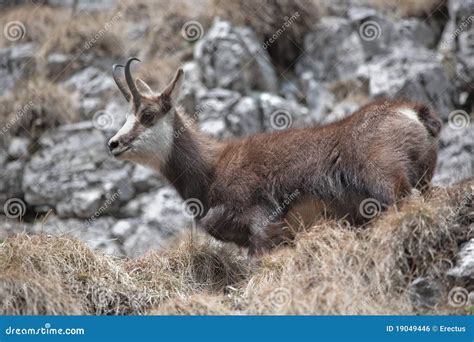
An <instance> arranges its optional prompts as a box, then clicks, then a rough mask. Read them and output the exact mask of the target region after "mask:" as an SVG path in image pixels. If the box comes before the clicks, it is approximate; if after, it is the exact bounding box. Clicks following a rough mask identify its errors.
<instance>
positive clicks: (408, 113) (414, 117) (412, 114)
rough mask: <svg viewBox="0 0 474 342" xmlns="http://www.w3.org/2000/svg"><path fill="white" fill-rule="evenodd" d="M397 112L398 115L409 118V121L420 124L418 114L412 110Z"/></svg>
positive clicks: (405, 109) (403, 109)
mask: <svg viewBox="0 0 474 342" xmlns="http://www.w3.org/2000/svg"><path fill="white" fill-rule="evenodd" d="M398 112H399V113H400V114H403V115H405V116H406V117H407V118H409V119H411V120H415V121H417V122H418V123H420V124H421V122H420V118H419V117H418V113H417V112H415V111H414V110H413V109H411V108H402V109H399V110H398Z"/></svg>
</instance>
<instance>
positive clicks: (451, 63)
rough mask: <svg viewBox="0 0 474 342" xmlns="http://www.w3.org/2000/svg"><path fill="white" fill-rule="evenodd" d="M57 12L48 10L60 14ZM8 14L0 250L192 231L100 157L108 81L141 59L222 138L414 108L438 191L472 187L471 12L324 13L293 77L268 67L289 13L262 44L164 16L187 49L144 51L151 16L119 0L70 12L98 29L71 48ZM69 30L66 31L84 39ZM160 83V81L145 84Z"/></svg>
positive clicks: (114, 250) (458, 1)
mask: <svg viewBox="0 0 474 342" xmlns="http://www.w3.org/2000/svg"><path fill="white" fill-rule="evenodd" d="M61 5H62V6H63V7H59V8H57V7H55V8H54V11H69V5H67V4H64V3H62V4H61ZM7 10H8V11H10V12H6V13H7V14H8V15H3V16H2V24H4V22H5V24H4V25H7V24H11V23H12V22H14V21H15V20H14V19H15V18H17V19H18V20H17V21H19V22H20V24H22V25H23V26H22V25H17V26H18V27H17V29H19V30H20V38H18V37H16V36H15V32H16V31H13V30H12V31H11V32H10V31H8V32H9V33H8V34H9V35H10V36H9V37H8V36H7V37H6V39H4V40H3V47H1V48H0V96H1V98H0V105H1V107H0V110H1V111H2V112H1V115H2V121H1V124H2V127H1V129H2V130H1V132H0V133H1V140H2V142H1V144H2V147H3V148H2V149H1V150H0V203H1V204H2V205H1V206H0V213H1V214H0V222H1V227H2V228H1V229H0V238H1V239H5V238H6V237H7V236H9V235H11V234H14V233H16V232H23V231H25V232H44V233H47V234H53V235H57V234H63V233H68V234H71V235H72V236H74V237H76V238H78V239H80V240H83V241H85V242H86V243H87V244H89V245H90V246H91V247H93V248H100V249H103V250H104V251H106V252H107V253H111V254H115V255H128V256H139V255H141V254H143V253H144V252H145V251H147V250H149V249H158V248H160V246H162V245H163V243H164V241H165V239H166V237H168V236H170V235H173V234H174V233H175V232H177V231H179V230H182V229H185V228H186V227H190V226H191V225H192V223H191V220H190V219H189V217H188V216H187V215H186V205H185V204H183V202H182V201H181V200H180V198H179V197H178V196H177V194H176V192H175V191H174V190H173V189H172V188H171V187H170V186H169V185H168V184H166V182H165V181H164V180H163V179H162V178H161V177H160V176H159V175H158V174H156V173H155V172H153V171H151V170H148V169H145V168H143V167H138V166H135V165H132V164H129V163H124V162H119V161H116V160H114V159H113V158H111V157H110V156H109V154H108V153H107V150H106V147H105V142H106V141H107V139H108V137H110V136H111V135H112V134H113V133H114V132H115V131H116V130H117V129H118V128H119V127H120V126H121V124H122V123H123V121H124V118H125V112H126V108H127V107H126V104H125V103H124V101H123V99H122V98H121V97H120V94H119V92H118V91H117V89H116V87H115V84H114V82H113V80H112V77H111V72H110V68H111V65H112V64H113V63H116V62H121V61H123V60H125V58H127V57H128V56H129V55H130V54H132V55H133V54H136V55H138V56H140V57H141V58H142V59H143V60H144V61H147V62H148V66H147V64H146V63H144V65H143V66H141V68H143V69H146V73H147V74H149V73H153V72H154V70H155V69H154V67H153V65H152V64H150V63H151V61H153V60H158V62H161V61H162V60H166V58H168V57H167V56H172V57H171V58H176V59H177V60H178V62H179V63H182V65H183V67H184V70H185V75H186V81H185V83H184V87H183V91H182V98H181V104H182V105H183V106H184V107H185V109H186V111H187V112H188V113H189V114H191V115H193V117H195V118H197V120H198V122H199V125H200V127H201V128H202V129H203V130H205V131H207V132H208V133H209V134H211V135H213V136H216V137H219V138H227V137H238V136H245V135H249V134H253V133H257V132H262V131H272V130H278V129H284V128H288V127H303V126H306V125H320V124H326V123H329V122H332V121H335V120H338V119H340V118H342V117H344V116H346V115H350V114H351V113H352V112H354V111H355V110H357V109H358V108H359V107H360V106H362V105H363V104H365V103H367V102H368V101H370V100H371V99H374V98H377V97H380V96H388V97H402V96H403V97H406V98H409V99H414V100H421V101H425V102H427V103H429V104H430V105H431V106H432V107H433V108H434V109H435V110H436V111H437V112H438V113H439V115H440V117H441V118H442V119H443V121H444V127H443V130H442V132H441V140H440V154H439V163H438V168H437V171H436V175H435V178H434V180H433V182H434V184H435V185H438V186H450V185H453V184H456V183H458V182H460V181H462V180H466V179H470V178H471V177H473V175H474V152H473V147H474V129H472V123H471V120H472V117H473V115H472V113H473V102H474V101H473V100H474V98H473V94H474V92H473V84H474V44H473V36H474V34H473V29H474V24H473V20H474V19H473V18H474V17H473V16H474V2H473V1H472V0H469V1H463V0H450V1H448V2H447V3H446V4H445V5H442V6H439V8H438V6H437V7H435V9H433V13H430V15H422V16H404V17H397V16H394V15H391V13H387V11H383V10H381V9H380V8H378V7H376V6H371V5H370V4H368V3H365V2H361V1H350V2H347V3H340V4H339V5H337V4H336V3H334V4H329V5H327V8H325V11H324V15H322V16H321V17H320V18H319V20H317V21H315V22H314V24H312V25H311V27H310V28H308V29H306V31H304V32H303V34H302V37H303V38H302V41H301V45H299V46H298V49H300V50H301V52H300V53H299V57H298V58H296V59H295V60H294V61H293V62H292V63H289V64H288V65H281V64H278V63H277V61H276V59H275V58H276V57H275V54H274V52H273V51H275V49H272V48H271V47H272V45H275V46H278V44H280V43H279V42H280V41H283V40H284V36H285V32H286V31H287V30H288V31H290V30H291V29H292V27H296V26H298V25H300V22H301V21H302V19H301V15H302V14H300V13H299V12H298V11H296V12H293V13H289V15H288V16H285V17H282V18H281V23H279V26H281V29H280V30H277V31H275V33H274V34H273V35H272V36H271V37H270V38H271V39H269V38H266V37H264V36H263V35H262V32H260V31H259V30H258V29H256V28H254V27H252V25H251V24H248V25H247V26H245V25H241V23H233V22H232V20H230V19H229V18H218V17H215V18H208V19H209V20H208V21H206V20H204V19H202V20H201V21H202V23H201V22H200V21H199V20H188V21H186V22H184V23H183V24H182V25H179V24H181V23H180V20H182V19H181V17H179V15H177V16H173V15H170V17H171V19H172V20H176V21H177V22H178V27H177V28H176V27H175V29H176V32H177V36H178V44H181V45H183V44H184V48H183V49H181V50H179V51H178V52H174V51H167V52H166V53H163V52H160V51H159V50H156V49H155V50H156V51H155V50H153V47H152V45H150V44H149V42H150V41H149V39H148V37H149V36H150V34H151V33H153V32H154V31H153V29H154V27H155V26H153V25H154V24H156V23H153V21H152V20H153V19H152V18H151V19H150V18H149V17H146V15H144V14H142V13H141V12H140V16H139V18H140V20H138V19H137V18H136V17H134V12H132V10H131V9H130V8H123V7H121V5H119V4H114V2H108V6H103V7H100V6H99V7H97V6H96V5H94V4H91V3H89V2H88V1H79V9H78V11H79V12H78V13H79V14H77V18H79V19H76V17H75V18H73V19H72V21H73V22H75V21H78V22H80V14H81V13H82V12H81V11H83V13H82V14H84V13H92V14H93V15H97V16H98V17H97V18H98V19H97V22H96V23H95V24H96V26H93V27H95V28H94V29H97V31H92V33H90V32H89V35H87V34H85V38H82V40H81V39H79V41H78V43H77V45H78V46H79V50H77V47H69V45H67V46H65V45H60V44H59V43H57V44H56V43H55V44H53V43H51V41H53V42H56V40H54V39H51V41H49V42H48V43H44V42H43V41H41V40H38V39H36V38H35V37H32V31H30V26H29V25H30V23H29V22H26V21H25V23H23V22H22V21H21V20H20V14H21V13H20V12H14V10H12V9H11V8H7ZM76 10H77V9H76ZM41 13H43V12H41ZM101 13H107V14H108V17H107V19H104V18H102V17H100V15H101ZM86 15H89V14H86ZM44 16H47V13H46V14H44ZM188 16H189V14H188ZM168 19H169V20H171V19H170V18H168ZM188 19H189V18H188ZM38 20H40V19H38ZM100 20H103V21H100ZM106 24H107V25H106ZM58 25H62V24H58ZM75 25H76V24H75ZM77 25H78V26H77V27H78V28H76V26H68V28H67V30H73V29H74V30H76V31H71V32H77V31H81V30H84V28H83V27H81V26H80V25H79V24H77ZM114 25H115V26H114ZM175 26H176V25H175ZM9 27H10V26H9ZM71 27H72V28H71ZM305 27H306V26H305ZM10 28H11V29H14V28H15V27H10ZM119 28H120V29H123V28H126V29H124V30H125V34H124V35H118V34H117V32H116V31H120V30H119ZM22 30H24V31H23V32H22ZM67 30H66V31H67ZM68 32H69V31H68ZM81 32H82V31H81ZM86 32H87V31H86ZM150 32H151V33H150ZM157 32H158V33H157V34H158V37H160V36H164V35H166V34H167V32H168V31H166V30H163V29H161V28H159V29H157ZM4 34H7V30H5V32H4ZM112 34H113V36H112V38H111V37H110V35H112ZM74 37H75V36H74ZM79 37H81V36H79ZM152 37H153V36H152ZM173 37H175V36H173ZM68 39H69V40H68V42H69V43H70V41H71V39H70V38H68ZM155 39H156V37H155ZM173 39H175V38H173ZM119 40H120V42H119ZM58 41H60V39H59V38H58ZM110 41H112V42H110ZM173 42H174V41H173ZM106 43H107V44H106ZM58 44H59V45H58ZM62 44H64V43H62ZM70 44H72V43H70ZM119 44H120V46H127V47H128V48H127V53H125V54H124V50H123V49H122V48H120V49H119V48H118V47H117V46H118V45H119ZM181 45H180V46H181ZM121 49H122V50H121ZM116 50H118V51H119V52H117V51H116ZM277 50H278V49H277ZM178 53H179V58H178V57H176V56H177V55H178ZM168 62H169V61H168ZM169 63H170V65H171V66H169V67H170V68H171V72H172V71H173V70H172V69H173V67H174V64H173V63H172V62H169ZM179 63H178V64H179ZM160 70H161V69H160ZM142 72H143V70H142ZM170 74H171V73H169V72H168V75H170ZM145 76H146V75H145ZM163 78H164V76H162V75H161V74H158V75H155V81H156V83H157V84H158V83H160V82H166V80H163ZM37 79H39V80H43V79H45V80H46V81H44V80H43V81H37ZM41 82H42V83H41ZM21 89H23V90H25V89H26V90H27V91H21ZM63 94H65V95H63ZM66 96H67V99H66Z"/></svg>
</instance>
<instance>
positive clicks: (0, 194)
mask: <svg viewBox="0 0 474 342" xmlns="http://www.w3.org/2000/svg"><path fill="white" fill-rule="evenodd" d="M24 166H25V162H24V161H23V160H16V161H12V162H10V163H7V164H6V165H2V166H1V168H0V212H3V206H4V203H5V202H6V201H7V200H8V199H10V198H22V197H23V190H22V189H21V184H22V179H23V169H24Z"/></svg>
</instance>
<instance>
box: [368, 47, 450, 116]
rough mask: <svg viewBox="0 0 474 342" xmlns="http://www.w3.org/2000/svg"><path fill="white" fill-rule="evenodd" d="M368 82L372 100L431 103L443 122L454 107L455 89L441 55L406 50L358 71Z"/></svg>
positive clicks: (373, 62)
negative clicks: (402, 99)
mask: <svg viewBox="0 0 474 342" xmlns="http://www.w3.org/2000/svg"><path fill="white" fill-rule="evenodd" d="M359 72H360V73H361V74H363V73H366V76H367V77H368V79H369V92H370V96H372V97H380V96H388V97H394V98H396V97H405V98H407V99H411V100H415V101H423V102H429V103H431V104H432V106H433V107H435V109H436V111H437V112H438V114H439V115H440V117H442V118H443V119H445V120H446V119H447V117H448V115H449V113H450V112H451V111H452V110H453V109H454V108H455V103H454V98H455V95H454V93H455V88H454V87H453V85H452V84H451V82H450V80H449V78H448V76H447V75H446V73H445V71H444V69H443V66H442V64H441V56H439V55H437V54H436V53H432V52H430V51H428V50H424V49H422V48H419V49H418V50H417V51H416V52H415V51H413V50H410V49H405V48H403V47H401V48H399V49H395V50H394V51H392V53H391V54H390V55H389V56H386V57H381V58H376V59H374V61H372V62H370V63H368V64H367V65H364V66H362V67H361V68H359Z"/></svg>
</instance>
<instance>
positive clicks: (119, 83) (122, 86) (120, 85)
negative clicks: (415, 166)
mask: <svg viewBox="0 0 474 342" xmlns="http://www.w3.org/2000/svg"><path fill="white" fill-rule="evenodd" d="M118 67H120V68H125V65H122V64H114V65H113V66H112V75H113V76H114V81H115V83H116V84H117V87H118V88H119V89H120V92H121V93H122V95H123V96H124V97H125V99H126V100H127V101H130V98H131V95H130V92H129V91H128V90H127V88H125V84H123V82H122V80H121V79H120V77H119V76H118V75H117V72H116V70H117V68H118Z"/></svg>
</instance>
